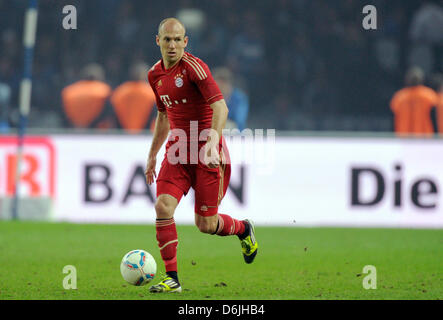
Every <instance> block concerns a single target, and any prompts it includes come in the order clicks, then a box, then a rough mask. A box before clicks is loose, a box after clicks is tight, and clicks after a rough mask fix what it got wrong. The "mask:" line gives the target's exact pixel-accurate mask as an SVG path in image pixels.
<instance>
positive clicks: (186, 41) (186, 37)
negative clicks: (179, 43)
mask: <svg viewBox="0 0 443 320" xmlns="http://www.w3.org/2000/svg"><path fill="white" fill-rule="evenodd" d="M183 42H184V44H185V48H186V46H187V45H188V36H185V38H184V39H183Z"/></svg>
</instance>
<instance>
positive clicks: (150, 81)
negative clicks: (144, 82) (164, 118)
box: [148, 71, 166, 112]
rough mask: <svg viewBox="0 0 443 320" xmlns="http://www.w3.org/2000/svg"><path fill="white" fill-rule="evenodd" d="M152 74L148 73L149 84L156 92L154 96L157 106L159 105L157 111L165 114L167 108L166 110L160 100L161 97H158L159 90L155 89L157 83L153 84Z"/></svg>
mask: <svg viewBox="0 0 443 320" xmlns="http://www.w3.org/2000/svg"><path fill="white" fill-rule="evenodd" d="M151 72H152V71H149V72H148V82H149V85H150V86H151V89H152V91H154V94H155V102H156V105H157V110H158V111H160V112H165V111H166V108H165V106H164V104H163V102H162V101H161V100H160V97H159V96H158V93H157V90H156V89H155V83H154V82H153V79H152V73H151Z"/></svg>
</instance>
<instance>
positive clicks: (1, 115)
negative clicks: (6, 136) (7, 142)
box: [0, 83, 11, 133]
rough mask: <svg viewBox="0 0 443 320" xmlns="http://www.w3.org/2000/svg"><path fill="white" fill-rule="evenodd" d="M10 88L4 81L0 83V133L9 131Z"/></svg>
mask: <svg viewBox="0 0 443 320" xmlns="http://www.w3.org/2000/svg"><path fill="white" fill-rule="evenodd" d="M10 96H11V89H10V88H9V86H8V85H7V84H5V83H0V133H6V132H8V131H9V98H10Z"/></svg>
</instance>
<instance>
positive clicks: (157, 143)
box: [145, 111, 169, 184]
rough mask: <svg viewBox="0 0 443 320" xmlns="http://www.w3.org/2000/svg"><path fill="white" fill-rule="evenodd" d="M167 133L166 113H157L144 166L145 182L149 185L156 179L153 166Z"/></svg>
mask: <svg viewBox="0 0 443 320" xmlns="http://www.w3.org/2000/svg"><path fill="white" fill-rule="evenodd" d="M168 133H169V121H168V115H167V113H166V111H163V112H161V111H159V112H158V113H157V118H156V119H155V128H154V137H153V138H152V144H151V147H150V149H149V155H148V163H147V165H146V171H145V175H146V182H147V183H148V184H151V183H153V182H154V178H155V177H157V173H156V172H155V166H156V164H157V153H158V151H159V150H160V148H161V146H162V145H163V143H164V142H165V140H166V138H167V137H168Z"/></svg>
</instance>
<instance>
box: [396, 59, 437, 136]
mask: <svg viewBox="0 0 443 320" xmlns="http://www.w3.org/2000/svg"><path fill="white" fill-rule="evenodd" d="M423 82H424V73H423V70H422V69H420V68H418V67H412V68H410V69H409V70H408V72H407V73H406V77H405V84H406V87H405V88H403V89H401V90H399V91H397V92H396V93H395V94H394V96H393V98H392V100H391V110H392V112H393V113H394V126H395V132H396V134H397V135H399V136H404V135H420V136H428V137H429V136H432V135H433V133H434V128H433V125H432V119H431V109H432V108H433V107H434V106H435V105H436V104H437V94H436V93H435V91H434V90H432V89H431V88H428V87H426V86H424V85H423Z"/></svg>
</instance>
